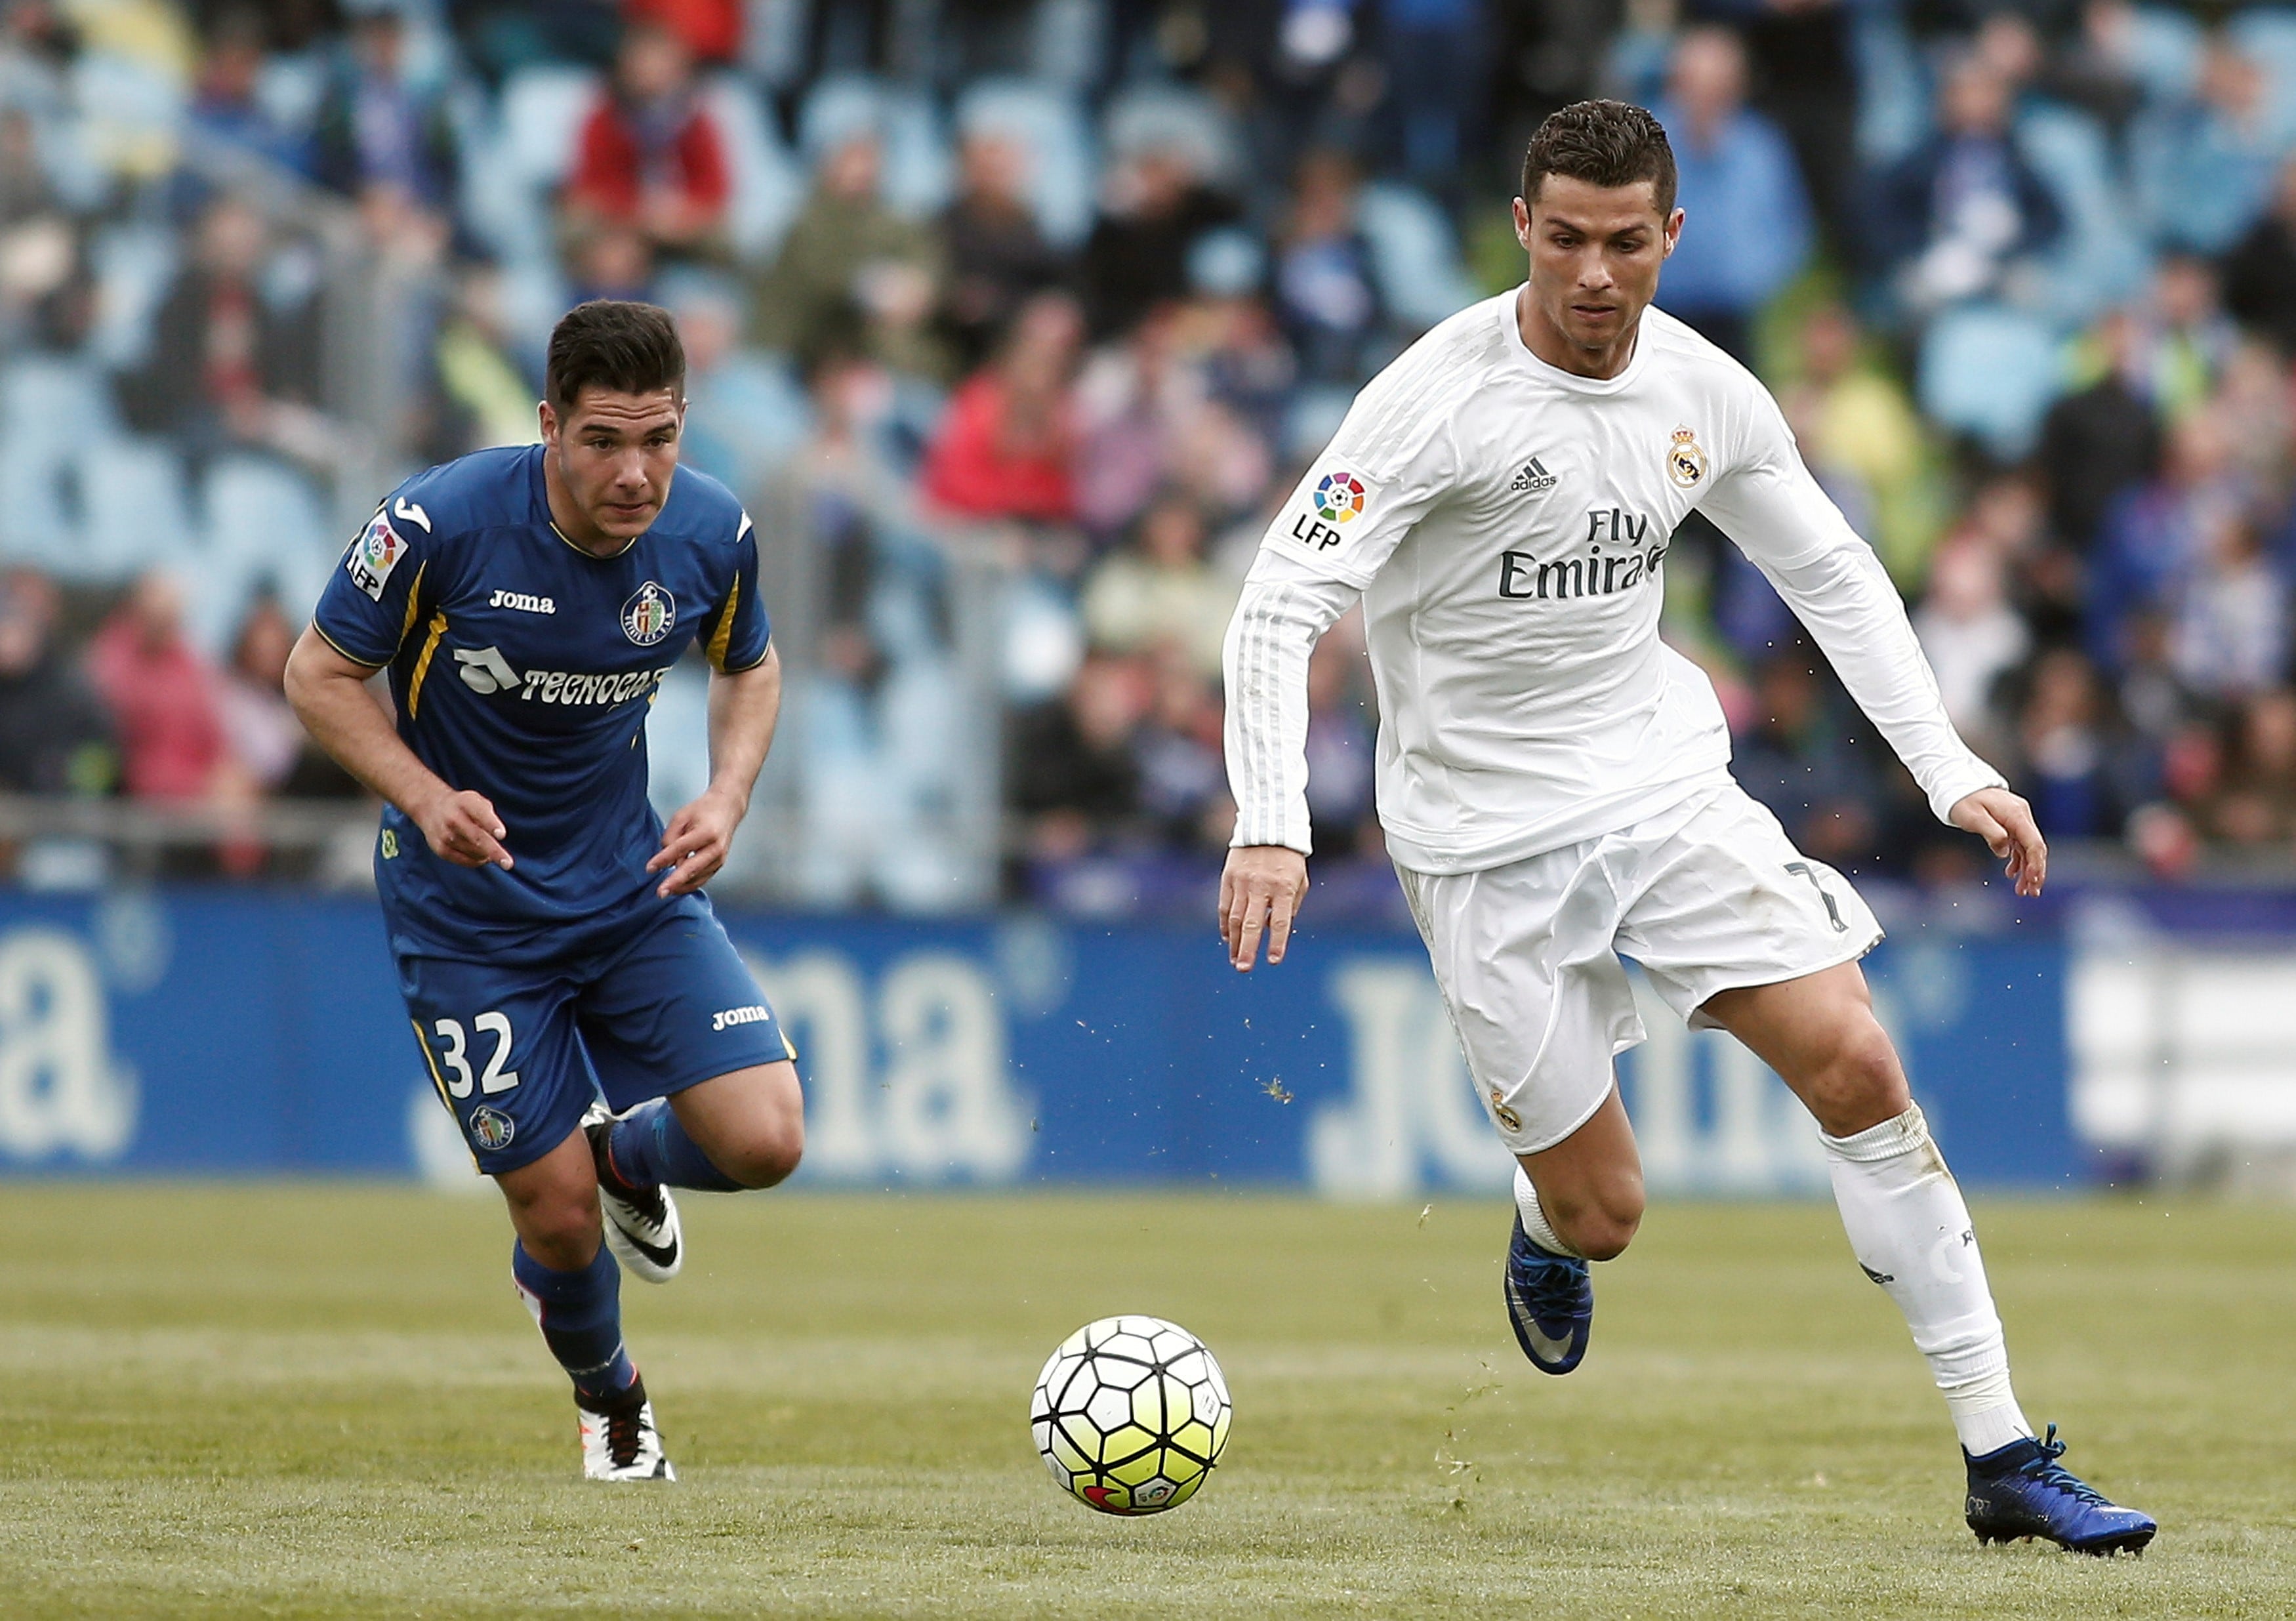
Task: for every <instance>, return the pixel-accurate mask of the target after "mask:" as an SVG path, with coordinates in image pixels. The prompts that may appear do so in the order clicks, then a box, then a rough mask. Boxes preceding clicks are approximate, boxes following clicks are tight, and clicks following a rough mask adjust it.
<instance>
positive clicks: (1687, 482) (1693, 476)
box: [1666, 428, 1706, 489]
mask: <svg viewBox="0 0 2296 1621" xmlns="http://www.w3.org/2000/svg"><path fill="white" fill-rule="evenodd" d="M1666 476H1667V477H1668V478H1669V479H1673V480H1674V481H1675V482H1676V483H1677V484H1679V485H1680V486H1682V487H1683V488H1685V489H1695V488H1697V487H1698V486H1699V485H1700V484H1702V483H1703V482H1704V481H1705V478H1706V453H1705V452H1704V451H1703V450H1702V449H1700V448H1699V446H1698V436H1697V435H1696V434H1694V433H1693V432H1692V431H1691V430H1689V429H1687V428H1677V429H1676V430H1674V443H1673V444H1671V445H1669V446H1667V447H1666Z"/></svg>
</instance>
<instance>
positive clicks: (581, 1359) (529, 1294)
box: [510, 1241, 638, 1399]
mask: <svg viewBox="0 0 2296 1621" xmlns="http://www.w3.org/2000/svg"><path fill="white" fill-rule="evenodd" d="M510 1275H511V1276H512V1278H514V1279H516V1280H517V1281H518V1292H519V1295H520V1298H522V1299H524V1300H525V1302H526V1309H527V1310H528V1311H529V1312H531V1313H532V1314H534V1321H535V1322H537V1324H539V1325H540V1327H541V1329H542V1339H543V1343H544V1344H545V1345H547V1346H548V1347H550V1354H551V1355H553V1356H555V1357H556V1358H557V1359H558V1363H559V1365H560V1366H561V1367H562V1368H564V1369H565V1370H566V1371H567V1373H568V1374H569V1375H570V1377H571V1378H572V1379H573V1380H574V1393H575V1394H576V1395H577V1396H589V1397H591V1398H593V1399H598V1398H603V1397H605V1396H619V1395H620V1394H621V1393H622V1392H623V1391H625V1390H627V1389H628V1388H630V1387H631V1386H632V1385H633V1384H635V1383H636V1382H637V1377H638V1371H637V1369H636V1368H635V1367H633V1366H632V1365H631V1363H630V1355H629V1353H628V1352H627V1351H626V1350H624V1349H623V1348H622V1272H621V1268H620V1267H619V1266H616V1265H614V1257H613V1256H612V1255H611V1253H610V1252H609V1251H608V1250H607V1248H606V1247H605V1246H604V1245H603V1244H601V1245H599V1246H598V1253H597V1256H596V1257H595V1258H594V1259H593V1260H592V1261H591V1263H590V1264H589V1265H587V1266H585V1267H583V1268H581V1269H580V1270H579V1271H578V1272H556V1271H553V1270H552V1269H551V1268H550V1267H547V1266H545V1265H543V1264H542V1263H541V1262H539V1261H537V1260H536V1259H535V1258H534V1257H532V1256H530V1255H529V1254H527V1253H526V1245H525V1244H524V1243H523V1242H519V1241H513V1242H512V1245H511V1248H510Z"/></svg>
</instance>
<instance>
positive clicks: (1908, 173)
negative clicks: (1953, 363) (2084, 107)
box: [1869, 55, 2062, 312]
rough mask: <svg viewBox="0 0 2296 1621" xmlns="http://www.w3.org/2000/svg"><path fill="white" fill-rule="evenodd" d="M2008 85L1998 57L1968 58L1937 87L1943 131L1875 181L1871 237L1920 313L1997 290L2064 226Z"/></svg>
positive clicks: (1900, 288) (1902, 291) (1902, 292)
mask: <svg viewBox="0 0 2296 1621" xmlns="http://www.w3.org/2000/svg"><path fill="white" fill-rule="evenodd" d="M2010 90H2011V86H2010V85H2009V83H2008V81H2007V80H2006V79H2005V78H2004V77H2003V75H2002V74H2001V72H2000V70H1998V69H1997V68H1996V67H1995V66H1994V65H1992V64H1991V63H1989V62H1988V61H1985V60H1983V59H1982V58H1980V57H1978V56H1975V55H1964V56H1963V57H1962V58H1961V59H1960V60H1959V61H1956V63H1954V65H1953V66H1952V67H1951V68H1950V69H1949V70H1948V72H1947V74H1946V77H1945V82H1944V85H1943V86H1942V87H1941V88H1940V90H1939V94H1938V124H1939V128H1938V132H1937V134H1936V135H1933V136H1931V138H1930V140H1929V141H1928V142H1927V143H1924V144H1923V145H1922V146H1921V147H1920V148H1919V149H1917V150H1916V151H1915V152H1914V153H1913V154H1912V155H1911V156H1909V157H1907V158H1906V159H1905V160H1902V161H1901V162H1899V163H1898V164H1897V165H1896V166H1895V167H1894V168H1891V169H1890V170H1889V171H1888V172H1887V173H1885V174H1883V175H1882V176H1881V177H1880V179H1879V182H1878V184H1876V185H1875V186H1874V191H1873V195H1872V199H1871V201H1872V204H1873V208H1874V214H1873V217H1872V219H1871V221H1870V223H1869V235H1870V238H1871V240H1872V242H1873V244H1874V247H1875V249H1876V250H1878V251H1879V252H1880V254H1881V257H1882V261H1883V263H1884V264H1885V265H1886V266H1894V267H1896V269H1895V279H1896V282H1897V285H1898V293H1899V295H1900V297H1902V298H1903V299H1905V301H1906V303H1907V306H1908V307H1910V308H1912V309H1913V310H1915V311H1916V312H1926V311H1931V310H1934V309H1937V308H1939V307H1942V306H1944V305H1948V304H1954V303H1958V302H1960V301H1962V300H1964V299H1976V298H1981V297H1984V296H1987V295H1989V294H1992V293H1997V292H1999V291H2002V289H2003V285H2004V282H2005V278H2006V277H2007V275H2008V274H2009V272H2010V271H2011V269H2012V268H2013V267H2014V266H2016V265H2017V264H2018V262H2019V261H2021V260H2022V259H2023V258H2026V257H2027V256H2029V255H2030V254H2032V253H2034V252H2035V251H2037V250H2039V249H2041V248H2045V247H2046V246H2047V245H2048V244H2049V243H2050V242H2053V241H2054V240H2055V238H2056V235H2057V233H2058V231H2059V229H2060V227H2061V225H2062V217H2061V215H2060V213H2059V210H2058V208H2057V204H2056V201H2055V199H2054V198H2053V197H2051V196H2050V194H2049V192H2048V189H2047V188H2046V186H2044V185H2043V184H2041V181H2040V177H2039V176H2038V175H2036V174H2035V173H2034V171H2033V168H2032V166H2031V165H2030V163H2029V162H2027V161H2026V160H2025V157H2024V154H2023V153H2022V152H2021V151H2020V150H2019V148H2018V144H2017V141H2016V138H2015V136H2014V135H2013V134H2012V133H2011V130H2010V118H2009V115H2010Z"/></svg>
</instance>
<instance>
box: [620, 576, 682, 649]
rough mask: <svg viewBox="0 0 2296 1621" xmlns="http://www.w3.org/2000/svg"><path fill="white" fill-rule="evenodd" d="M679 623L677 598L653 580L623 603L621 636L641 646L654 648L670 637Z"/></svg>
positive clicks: (640, 587) (639, 588)
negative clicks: (656, 644)
mask: <svg viewBox="0 0 2296 1621" xmlns="http://www.w3.org/2000/svg"><path fill="white" fill-rule="evenodd" d="M676 623H677V599H676V597H673V596H672V595H670V594H669V593H668V592H667V591H664V590H663V589H662V588H661V587H660V585H657V584H656V583H655V582H654V581H652V580H648V581H647V582H646V583H645V584H644V585H641V586H639V587H638V589H637V594H636V595H635V596H633V597H631V598H630V600H629V601H628V602H625V603H623V604H622V634H624V635H626V636H627V637H628V638H629V639H630V640H631V641H633V642H635V643H637V644H638V645H639V646H640V647H652V645H653V644H654V643H657V642H659V641H660V640H661V639H662V638H663V637H664V636H666V635H668V634H669V627H670V626H673V625H675V624H676Z"/></svg>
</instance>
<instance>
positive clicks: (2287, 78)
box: [2225, 5, 2296, 147]
mask: <svg viewBox="0 0 2296 1621" xmlns="http://www.w3.org/2000/svg"><path fill="white" fill-rule="evenodd" d="M2225 33H2226V37H2228V38H2230V39H2231V41H2232V43H2233V44H2234V45H2235V46H2237V47H2238V48H2239V50H2240V53H2241V54H2242V55H2243V56H2245V57H2247V58H2248V59H2249V60H2250V61H2253V62H2255V63H2256V64H2257V65H2258V66H2259V67H2261V68H2262V69H2263V70H2264V75H2265V80H2266V84H2267V90H2266V92H2265V103H2264V105H2265V113H2264V116H2265V124H2266V127H2267V129H2268V130H2269V131H2270V135H2271V139H2272V140H2273V142H2274V143H2276V144H2277V145H2280V146H2283V147H2285V146H2288V145H2291V144H2296V12H2290V11H2287V10H2284V9H2283V8H2281V7H2278V6H2269V5H2259V6H2257V7H2254V8H2252V9H2251V10H2249V11H2244V12H2241V13H2240V14H2239V15H2238V16H2236V17H2235V18H2233V19H2232V20H2231V21H2229V22H2227V23H2226V24H2225Z"/></svg>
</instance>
